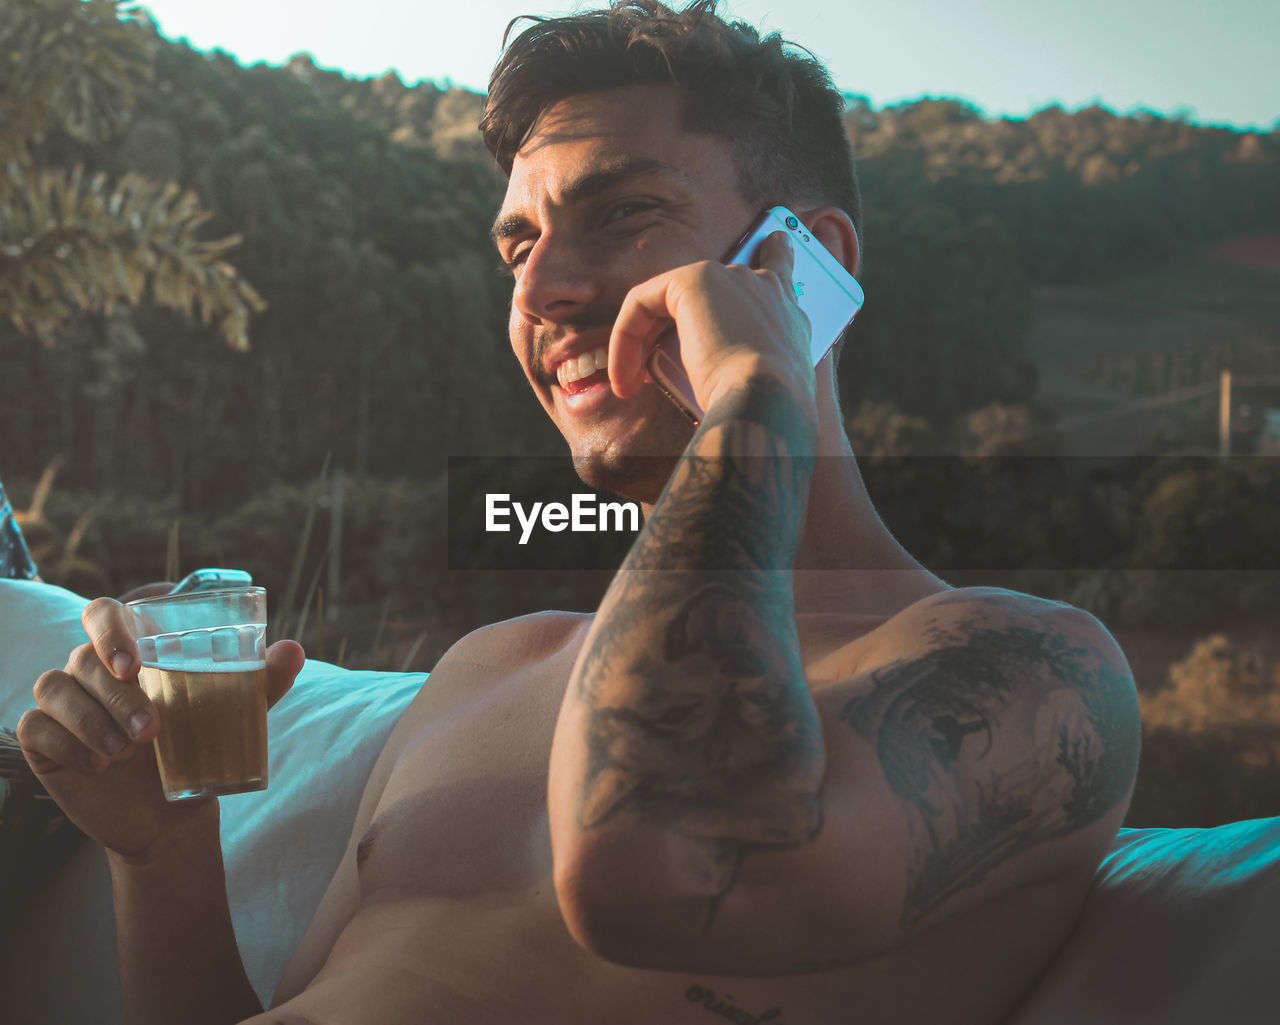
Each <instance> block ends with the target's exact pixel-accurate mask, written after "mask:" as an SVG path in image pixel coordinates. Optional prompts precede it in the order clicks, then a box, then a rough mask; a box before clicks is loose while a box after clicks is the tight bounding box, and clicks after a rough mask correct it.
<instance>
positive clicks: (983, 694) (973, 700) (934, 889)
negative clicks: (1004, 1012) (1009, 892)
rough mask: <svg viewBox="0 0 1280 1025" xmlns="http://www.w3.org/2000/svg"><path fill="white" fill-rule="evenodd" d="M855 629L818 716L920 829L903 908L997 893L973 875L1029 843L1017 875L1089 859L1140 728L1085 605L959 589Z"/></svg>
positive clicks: (1113, 647)
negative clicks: (862, 630)
mask: <svg viewBox="0 0 1280 1025" xmlns="http://www.w3.org/2000/svg"><path fill="white" fill-rule="evenodd" d="M855 643H860V644H861V648H860V649H859V650H858V653H857V657H856V660H853V661H852V663H851V672H850V673H849V674H848V675H847V676H845V677H844V678H843V679H840V680H838V681H835V682H834V683H832V684H831V685H830V686H829V687H828V689H827V691H826V693H825V696H824V700H823V702H822V705H823V710H824V718H825V719H826V720H827V722H828V724H829V730H830V731H831V736H832V737H834V738H847V739H848V740H849V742H855V741H856V742H857V743H863V744H867V745H868V747H867V748H866V750H868V751H872V752H874V753H875V758H876V759H877V761H878V763H879V766H880V770H881V771H882V772H883V776H884V781H885V783H887V785H888V787H889V789H890V791H892V792H893V793H894V794H895V795H896V797H897V798H898V800H899V802H900V807H901V808H903V809H904V810H905V811H906V812H907V813H908V815H909V816H910V817H912V818H914V819H915V820H916V821H917V822H918V823H919V824H920V825H921V826H923V827H924V830H923V833H921V834H920V835H923V836H925V837H927V840H928V842H927V843H925V844H924V846H923V847H922V848H920V849H918V850H915V853H914V855H913V856H911V857H908V858H907V861H908V863H912V862H913V861H914V863H915V864H917V865H918V866H923V867H922V868H921V869H920V871H919V872H918V873H917V874H916V875H914V876H913V877H912V880H911V884H910V886H909V888H908V900H907V904H906V907H907V912H906V913H905V914H906V917H908V918H912V917H918V918H921V919H923V918H924V917H926V916H927V915H928V914H929V913H930V912H932V910H934V909H935V908H938V907H941V906H942V905H944V904H948V903H949V902H950V901H951V900H952V898H954V897H957V896H960V895H962V894H964V893H965V891H970V894H971V895H973V896H979V897H980V896H981V895H982V894H983V893H986V892H994V891H989V890H988V889H987V888H985V887H982V886H980V885H979V884H980V883H981V881H982V880H983V878H984V877H988V876H994V875H995V874H996V873H995V872H994V871H993V870H994V868H995V867H996V866H997V865H1000V864H1002V863H1003V862H1004V861H1005V860H1007V859H1011V858H1012V856H1013V855H1015V854H1020V853H1026V854H1028V855H1029V857H1028V858H1026V859H1023V865H1024V866H1025V867H1026V868H1027V869H1028V871H1027V873H1025V875H1026V877H1027V878H1032V877H1036V876H1039V877H1042V878H1043V877H1044V875H1045V874H1046V873H1048V872H1060V873H1063V874H1066V873H1075V874H1077V875H1079V876H1081V877H1083V876H1084V875H1087V873H1088V872H1091V871H1092V869H1093V867H1094V866H1095V865H1096V864H1097V859H1099V858H1100V857H1101V855H1102V852H1103V851H1104V850H1105V848H1106V845H1107V844H1108V843H1109V842H1110V840H1111V838H1112V837H1114V835H1115V831H1116V829H1118V828H1119V825H1120V822H1121V821H1122V819H1123V816H1124V812H1125V810H1126V808H1127V806H1128V799H1129V796H1130V794H1131V792H1132V786H1133V781H1134V778H1135V775H1136V772H1137V760H1138V748H1139V736H1140V728H1141V727H1140V715H1139V710H1138V699H1137V691H1136V688H1135V686H1134V681H1133V675H1132V673H1131V671H1130V669H1129V666H1128V663H1127V662H1126V661H1125V658H1124V655H1123V654H1122V653H1121V651H1120V648H1119V646H1118V645H1117V644H1116V642H1115V640H1114V639H1113V638H1112V637H1111V635H1110V634H1109V633H1108V632H1107V630H1106V629H1105V628H1104V627H1103V626H1102V624H1101V623H1099V622H1098V620H1097V619H1095V618H1094V617H1093V616H1091V615H1090V614H1088V613H1087V612H1084V611H1082V610H1080V609H1077V608H1074V607H1072V606H1070V605H1065V604H1063V603H1060V602H1056V601H1051V600H1048V599H1044V598H1036V597H1033V596H1031V595H1026V594H1021V593H1018V592H1014V591H1006V590H1001V589H998V588H966V589H956V590H950V591H945V592H941V593H939V594H936V595H932V596H930V597H929V598H926V599H924V600H922V601H919V602H916V603H915V604H913V605H911V606H909V607H908V608H906V609H904V610H902V612H900V613H899V614H897V615H896V616H894V617H892V618H891V619H890V620H888V621H887V622H886V623H884V624H883V625H882V626H881V627H880V628H878V629H877V630H875V631H873V632H872V633H871V634H868V635H866V637H864V638H862V640H861V642H855ZM852 647H853V645H851V648H852ZM839 742H841V741H838V743H839ZM912 843H914V841H910V842H905V841H904V852H905V850H906V848H907V847H910V846H911V844H912ZM961 903H963V900H962V901H961ZM952 906H954V905H952Z"/></svg>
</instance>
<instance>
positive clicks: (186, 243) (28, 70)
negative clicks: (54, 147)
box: [0, 0, 265, 349]
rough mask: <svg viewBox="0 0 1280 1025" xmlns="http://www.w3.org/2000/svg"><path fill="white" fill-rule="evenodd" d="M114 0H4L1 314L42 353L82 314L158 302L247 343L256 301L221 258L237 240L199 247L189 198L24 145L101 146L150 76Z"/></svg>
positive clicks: (140, 34) (136, 33)
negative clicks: (139, 82)
mask: <svg viewBox="0 0 1280 1025" xmlns="http://www.w3.org/2000/svg"><path fill="white" fill-rule="evenodd" d="M122 13H128V12H122V11H121V9H120V0H88V2H84V0H12V2H11V3H8V4H6V5H5V7H4V8H3V9H0V52H3V53H4V54H5V55H6V58H7V59H6V60H5V61H4V62H0V114H2V115H3V117H0V165H2V167H3V170H2V172H0V310H2V311H4V312H5V313H7V314H8V316H9V319H10V320H11V321H12V322H13V324H14V325H15V326H16V327H17V328H18V330H19V331H21V332H24V333H30V334H34V335H35V336H36V337H38V338H39V339H41V340H42V341H43V342H45V343H46V344H52V343H53V341H54V340H55V338H56V337H57V336H58V335H59V334H61V333H62V332H63V331H65V329H66V327H67V325H68V324H69V323H70V322H72V321H73V320H74V319H75V318H76V317H77V316H79V315H80V314H82V313H85V312H94V313H101V314H107V315H109V314H111V313H112V312H113V311H114V309H115V307H116V306H117V305H119V304H122V303H124V304H129V305H137V304H138V303H140V302H141V301H142V300H143V298H144V294H145V293H147V290H148V286H149V294H150V298H151V299H152V301H153V302H155V303H156V304H158V305H160V306H164V307H167V308H170V309H174V310H178V311H181V312H182V313H183V314H185V315H186V316H188V317H190V316H192V315H193V314H194V313H196V312H197V311H198V313H199V317H200V320H201V322H202V323H204V324H206V325H208V324H210V323H211V322H214V321H216V322H217V323H218V326H219V329H220V331H221V332H222V335H223V337H224V338H225V339H226V341H227V342H228V343H229V344H230V345H232V346H234V347H236V348H241V349H243V348H246V347H247V346H248V321H249V315H250V312H251V311H260V310H261V309H262V308H263V307H264V305H265V304H264V303H263V301H262V299H261V297H260V296H259V295H258V294H257V292H255V291H254V290H253V288H252V287H251V286H250V285H249V284H248V283H247V282H246V281H244V280H243V279H242V278H240V276H239V275H238V274H237V272H236V271H235V269H234V268H233V267H232V266H231V265H230V264H229V263H227V262H226V261H225V259H224V257H225V255H226V253H227V251H228V250H230V249H231V248H233V247H234V246H235V245H237V244H238V242H239V239H238V238H237V237H235V236H231V237H228V238H223V239H220V240H218V241H211V242H209V241H206V242H201V241H199V240H198V239H197V238H196V232H197V230H198V229H199V228H200V227H201V226H202V225H203V224H204V223H205V222H206V221H208V220H209V219H210V217H211V215H210V214H209V213H208V212H206V211H205V210H203V209H202V208H201V206H200V201H199V199H198V197H197V196H196V194H195V193H194V192H192V191H190V190H186V191H184V190H182V189H181V188H180V187H179V186H177V185H176V184H173V183H172V182H170V183H168V184H163V183H159V182H155V181H152V180H149V179H147V178H145V177H142V176H140V175H137V174H126V175H124V176H123V177H121V178H120V179H119V180H118V181H117V182H115V183H114V184H111V183H109V182H108V179H107V177H106V175H104V174H101V173H99V174H93V175H86V174H85V173H84V171H83V170H82V168H81V167H80V166H76V167H75V168H74V169H73V170H71V171H65V170H60V169H49V168H42V167H41V166H40V161H39V154H38V153H35V154H33V152H32V149H31V144H32V143H40V142H42V141H44V140H45V139H46V138H47V137H49V136H51V135H52V134H54V133H56V132H58V131H61V132H64V133H66V134H67V135H69V136H70V137H71V138H72V139H75V140H78V141H80V142H82V143H90V142H97V141H100V140H103V139H106V138H108V137H109V136H110V135H111V134H112V133H113V132H114V131H116V130H117V129H118V128H119V127H120V126H121V125H122V124H123V123H124V118H125V113H126V111H127V109H128V108H129V107H130V106H131V105H132V104H133V102H134V79H135V78H139V77H142V78H145V77H147V75H148V73H149V70H150V68H149V65H148V63H147V61H148V59H149V55H150V50H151V46H152V40H151V39H150V38H149V36H148V35H147V32H146V30H145V29H144V28H143V27H142V26H141V25H139V24H137V23H135V22H132V21H129V20H126V19H123V18H121V16H120V15H121V14H122Z"/></svg>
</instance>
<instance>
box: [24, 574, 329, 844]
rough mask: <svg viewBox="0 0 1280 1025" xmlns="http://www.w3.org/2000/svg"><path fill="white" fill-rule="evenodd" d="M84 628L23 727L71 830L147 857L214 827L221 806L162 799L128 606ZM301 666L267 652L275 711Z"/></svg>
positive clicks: (288, 649) (284, 647)
mask: <svg viewBox="0 0 1280 1025" xmlns="http://www.w3.org/2000/svg"><path fill="white" fill-rule="evenodd" d="M81 621H82V622H83V624H84V628H85V633H86V634H87V635H88V636H89V637H90V639H91V642H90V643H88V644H82V645H80V647H78V648H76V649H74V650H73V651H72V652H71V655H70V657H69V658H68V659H67V664H66V667H65V668H64V669H62V670H51V671H50V672H47V673H44V674H43V675H42V676H41V677H40V678H39V679H38V680H37V681H36V684H35V688H34V693H35V698H36V705H37V707H36V708H34V709H32V710H31V711H29V712H27V713H26V714H25V715H24V716H23V717H22V719H21V720H19V722H18V740H19V742H20V743H21V745H22V750H23V754H25V755H26V758H27V761H28V762H29V763H30V765H31V768H32V770H33V771H34V772H35V774H36V775H37V776H38V777H39V779H40V782H41V783H42V784H43V785H44V787H45V789H47V790H48V791H49V794H50V796H52V797H53V799H54V800H55V801H57V802H58V804H59V806H60V807H61V808H62V810H63V811H64V812H65V813H66V815H67V817H68V818H69V819H70V820H71V821H72V822H74V823H75V824H76V825H77V826H78V827H79V828H80V829H81V830H82V831H83V832H84V833H85V834H87V835H88V836H89V837H91V838H92V839H94V840H96V841H98V842H99V843H100V844H102V845H103V846H104V847H106V848H107V850H109V851H113V852H115V853H117V854H120V855H123V856H124V857H126V858H131V859H132V858H140V857H144V856H145V855H146V854H147V852H148V851H149V850H151V848H152V846H153V844H155V842H156V841H157V840H159V839H160V838H161V837H163V836H165V835H166V834H168V833H169V832H171V831H173V830H180V829H182V828H183V827H184V826H187V825H197V824H198V823H199V822H201V821H203V822H205V823H209V822H212V823H215V824H216V822H217V802H216V801H215V800H211V799H204V800H191V801H180V802H172V803H171V802H169V801H166V800H165V798H164V793H163V791H162V790H161V788H160V775H159V771H158V769H157V768H156V760H155V752H154V747H153V745H152V744H151V741H152V740H154V739H155V736H156V732H157V730H158V722H159V720H158V717H157V713H156V709H155V706H154V705H153V704H152V703H151V701H150V700H149V699H148V698H147V696H146V694H145V693H144V692H143V690H142V688H141V687H140V686H139V685H138V679H137V673H138V668H139V666H140V665H141V663H140V661H139V659H138V649H137V645H136V644H135V643H134V640H133V638H132V636H130V634H129V631H128V629H127V627H126V625H125V618H124V609H123V606H121V604H120V603H119V602H117V601H115V600H114V599H111V598H99V599H97V600H96V601H93V602H90V603H89V605H87V606H86V607H85V610H84V614H83V615H82V617H81ZM303 658H304V656H303V652H302V648H301V647H300V646H299V645H298V644H296V643H295V642H293V641H278V642H277V643H275V644H273V645H272V646H271V647H270V648H269V649H268V651H267V707H268V708H269V707H271V706H272V705H274V704H275V703H276V702H277V701H278V700H280V698H281V697H283V696H284V694H285V693H286V692H287V691H288V690H289V688H290V687H291V686H293V681H294V678H295V677H296V676H297V675H298V672H299V671H300V670H301V669H302V663H303Z"/></svg>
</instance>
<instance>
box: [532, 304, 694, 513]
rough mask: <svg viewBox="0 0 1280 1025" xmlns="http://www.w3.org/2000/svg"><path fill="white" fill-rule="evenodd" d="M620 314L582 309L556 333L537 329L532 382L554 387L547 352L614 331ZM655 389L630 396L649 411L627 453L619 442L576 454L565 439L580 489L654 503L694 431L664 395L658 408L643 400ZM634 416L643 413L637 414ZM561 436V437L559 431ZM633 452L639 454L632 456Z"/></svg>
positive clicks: (590, 445)
mask: <svg viewBox="0 0 1280 1025" xmlns="http://www.w3.org/2000/svg"><path fill="white" fill-rule="evenodd" d="M618 312H619V311H618V310H616V309H599V308H597V309H593V310H584V311H582V312H580V313H578V314H576V315H574V316H573V317H571V318H569V319H566V320H563V321H561V322H560V323H559V324H558V325H557V326H556V329H555V330H554V331H551V330H547V329H542V330H539V331H538V333H537V335H536V336H535V337H534V341H533V359H532V361H531V369H532V373H533V379H534V380H535V381H536V382H537V383H538V384H541V385H542V386H543V387H545V388H547V389H548V390H550V389H552V388H554V387H558V386H559V381H558V380H557V378H556V376H555V374H554V373H553V372H552V371H551V370H550V369H549V368H548V367H547V365H546V360H545V356H546V351H547V349H548V348H549V347H550V346H551V345H552V343H553V342H555V341H557V340H558V339H560V338H563V337H564V336H565V335H569V334H575V333H585V332H587V331H592V330H595V329H597V328H602V327H608V328H612V327H613V323H614V321H615V320H616V319H617V316H618ZM655 387H656V386H655V385H653V384H645V385H644V386H643V388H642V390H641V392H640V393H638V394H637V395H635V396H633V397H632V400H631V401H632V402H633V403H635V404H636V405H637V406H638V405H640V404H641V403H642V402H645V401H647V402H648V404H649V405H650V407H651V412H650V413H649V414H648V415H647V416H645V422H644V423H643V424H642V425H640V430H639V431H638V432H636V433H635V434H634V435H632V436H631V437H630V439H629V444H628V445H627V449H630V450H631V451H626V450H624V448H623V445H622V444H621V441H622V440H623V439H608V440H605V441H604V442H603V443H601V444H595V443H588V444H586V445H585V446H583V447H582V448H581V449H577V450H575V449H574V441H573V439H571V438H569V437H568V435H565V437H566V440H567V441H568V442H569V447H570V455H571V456H572V458H573V468H574V472H576V473H577V475H578V477H579V478H580V479H581V480H582V482H583V483H584V484H587V485H588V486H589V487H593V488H597V489H599V490H601V491H609V492H612V493H613V494H616V495H621V496H622V497H623V498H630V499H634V500H635V501H637V502H645V503H648V504H653V503H655V502H657V500H658V497H659V496H660V495H661V494H662V489H663V488H664V487H666V484H667V481H668V479H670V477H671V474H672V473H673V472H674V470H675V467H676V464H677V462H678V461H679V458H680V456H681V455H682V454H683V453H684V450H685V448H686V447H687V446H688V444H689V440H690V439H691V438H692V437H693V430H694V428H693V425H692V424H691V423H690V422H689V421H688V419H687V418H686V417H685V416H684V414H683V413H681V412H680V411H679V410H678V409H677V408H676V407H675V405H674V404H673V403H672V402H671V401H670V400H669V399H667V398H666V397H665V396H663V397H662V402H661V403H657V402H654V401H653V400H652V399H647V398H646V397H645V396H646V392H649V391H651V390H652V389H653V388H655ZM637 415H644V414H640V413H639V412H638V413H637ZM561 433H562V434H565V432H564V431H563V430H562V431H561ZM637 448H639V449H640V451H635V449H637Z"/></svg>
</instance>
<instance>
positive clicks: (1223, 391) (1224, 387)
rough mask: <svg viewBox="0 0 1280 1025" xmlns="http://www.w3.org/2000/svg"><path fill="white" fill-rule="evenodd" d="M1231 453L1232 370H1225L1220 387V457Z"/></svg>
mask: <svg viewBox="0 0 1280 1025" xmlns="http://www.w3.org/2000/svg"><path fill="white" fill-rule="evenodd" d="M1230 455H1231V371H1230V370H1224V371H1223V372H1222V377H1221V386H1220V388H1219V389H1218V457H1219V458H1221V459H1226V458H1227V457H1228V456H1230Z"/></svg>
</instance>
